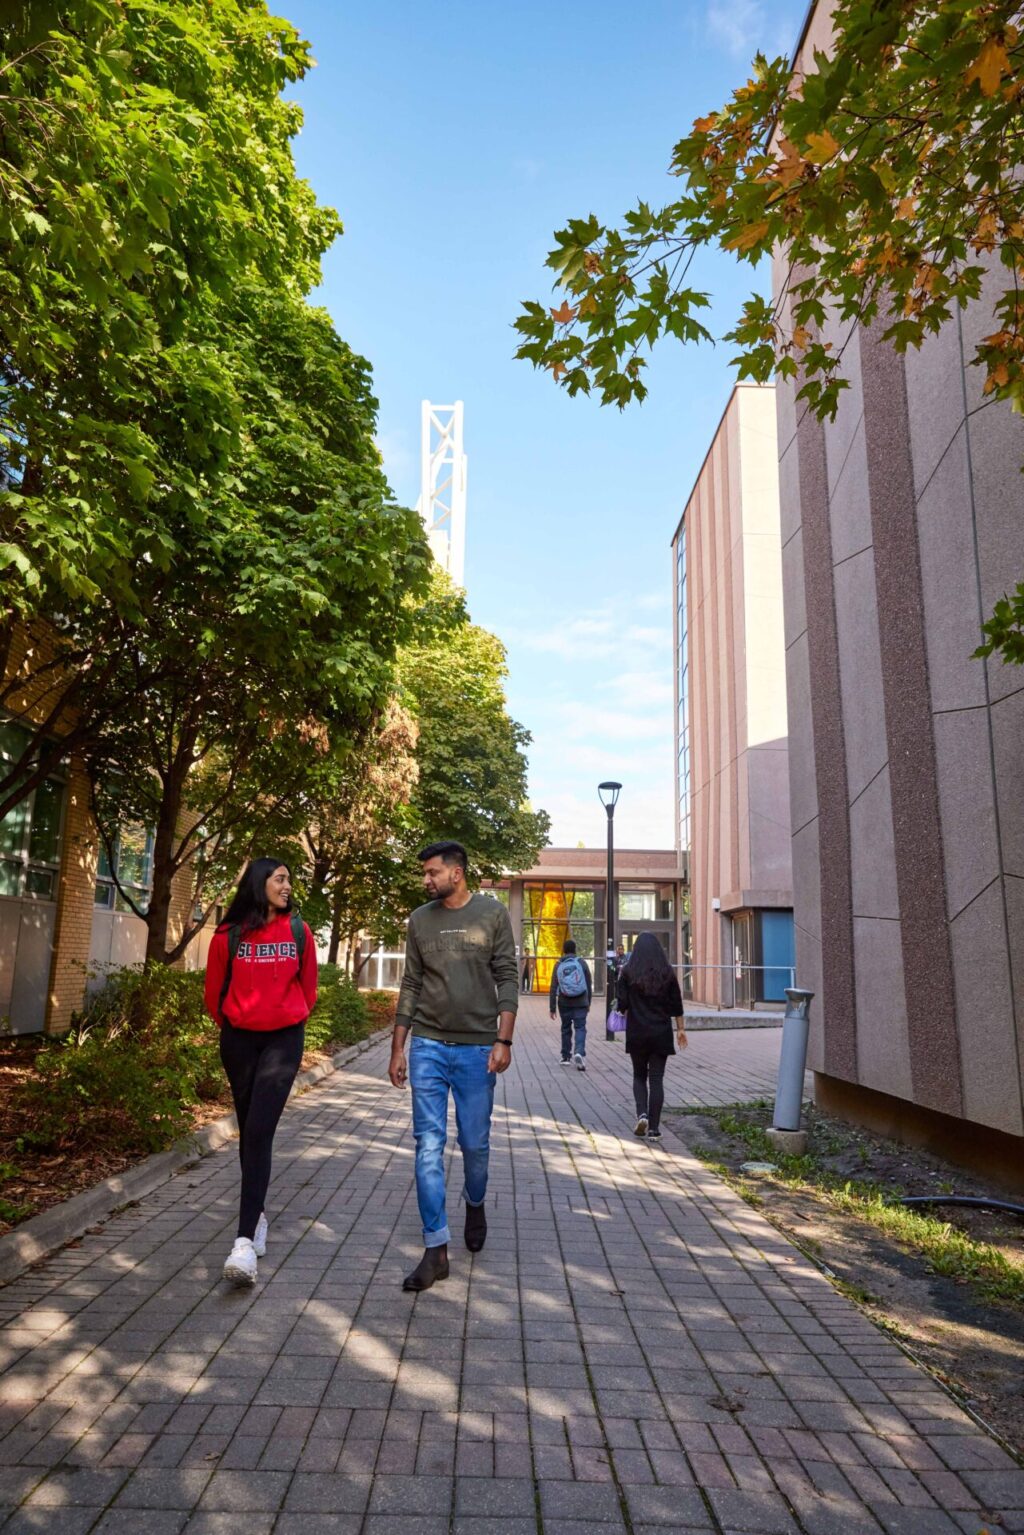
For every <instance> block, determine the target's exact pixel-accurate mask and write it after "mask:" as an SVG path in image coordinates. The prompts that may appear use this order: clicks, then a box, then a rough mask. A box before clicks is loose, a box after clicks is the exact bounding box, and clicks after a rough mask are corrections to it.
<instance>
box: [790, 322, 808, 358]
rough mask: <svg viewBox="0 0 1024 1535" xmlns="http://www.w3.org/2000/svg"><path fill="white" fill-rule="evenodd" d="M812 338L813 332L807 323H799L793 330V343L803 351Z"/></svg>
mask: <svg viewBox="0 0 1024 1535" xmlns="http://www.w3.org/2000/svg"><path fill="white" fill-rule="evenodd" d="M810 339H811V333H810V331H809V330H808V329H807V327H806V325H798V326H797V327H796V329H795V330H794V331H793V345H794V346H795V347H799V349H800V351H801V352H802V351H803V350H804V348H805V347H806V346H807V343H808V341H810Z"/></svg>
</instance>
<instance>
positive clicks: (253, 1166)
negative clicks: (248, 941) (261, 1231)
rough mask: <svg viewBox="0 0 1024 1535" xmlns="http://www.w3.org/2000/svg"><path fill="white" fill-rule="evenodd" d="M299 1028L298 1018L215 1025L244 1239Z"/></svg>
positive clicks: (262, 1194)
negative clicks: (227, 1086) (227, 1088)
mask: <svg viewBox="0 0 1024 1535" xmlns="http://www.w3.org/2000/svg"><path fill="white" fill-rule="evenodd" d="M305 1032H306V1031H305V1029H304V1027H303V1025H302V1024H301V1023H293V1024H290V1025H289V1026H288V1028H286V1029H266V1030H262V1029H236V1028H235V1027H234V1026H233V1025H232V1024H230V1023H225V1024H224V1026H223V1028H222V1029H221V1031H220V1058H221V1060H222V1062H223V1063H224V1070H225V1071H226V1072H227V1076H228V1081H229V1082H230V1083H231V1096H232V1098H233V1099H234V1100H235V1117H236V1118H237V1120H238V1155H239V1158H240V1160H241V1163H242V1194H241V1199H240V1201H239V1206H238V1235H239V1236H240V1237H248V1238H249V1239H250V1241H251V1240H252V1238H253V1237H254V1236H255V1235H256V1222H257V1221H258V1220H259V1218H260V1213H261V1211H262V1210H263V1205H264V1201H265V1200H266V1197H267V1189H268V1187H269V1185H270V1158H271V1153H272V1151H273V1148H274V1131H275V1130H276V1129H277V1122H278V1120H279V1119H280V1118H281V1114H282V1113H283V1111H284V1106H285V1104H286V1103H287V1102H288V1094H289V1093H290V1092H291V1090H292V1083H293V1082H294V1081H295V1077H296V1073H297V1072H298V1069H299V1066H300V1064H301V1062H302V1046H303V1038H304V1035H305Z"/></svg>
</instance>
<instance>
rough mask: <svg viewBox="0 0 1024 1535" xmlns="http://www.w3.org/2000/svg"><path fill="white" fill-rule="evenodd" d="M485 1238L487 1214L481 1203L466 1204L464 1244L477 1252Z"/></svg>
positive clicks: (472, 1251)
mask: <svg viewBox="0 0 1024 1535" xmlns="http://www.w3.org/2000/svg"><path fill="white" fill-rule="evenodd" d="M486 1240H487V1216H486V1215H485V1214H484V1207H483V1205H470V1204H467V1206H466V1246H467V1247H468V1248H469V1250H470V1252H471V1253H478V1252H479V1251H480V1249H481V1247H483V1245H484V1243H485V1242H486Z"/></svg>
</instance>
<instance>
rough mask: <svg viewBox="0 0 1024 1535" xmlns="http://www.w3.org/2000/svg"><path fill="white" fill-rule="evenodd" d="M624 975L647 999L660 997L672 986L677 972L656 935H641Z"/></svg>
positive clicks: (634, 946)
mask: <svg viewBox="0 0 1024 1535" xmlns="http://www.w3.org/2000/svg"><path fill="white" fill-rule="evenodd" d="M623 974H624V975H626V976H628V977H629V984H630V986H631V987H632V986H635V987H636V989H637V991H642V992H643V994H644V996H645V997H660V996H661V995H662V994H663V993H664V992H666V991H667V990H668V988H669V986H670V985H671V984H672V977H673V975H674V974H675V971H674V970H673V969H672V966H671V965H670V964H669V962H668V958H667V956H666V954H665V950H664V949H663V948H662V946H661V944H660V943H659V941H658V939H657V938H656V937H655V936H654V934H653V933H641V934H640V936H639V937H638V938H637V941H636V943H635V944H634V945H633V952H632V954H631V955H630V956H629V959H628V960H627V962H626V968H625V970H624V971H623Z"/></svg>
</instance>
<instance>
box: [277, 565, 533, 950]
mask: <svg viewBox="0 0 1024 1535" xmlns="http://www.w3.org/2000/svg"><path fill="white" fill-rule="evenodd" d="M407 615H408V618H409V622H410V629H409V633H408V635H407V638H406V640H405V643H404V644H403V645H402V646H401V648H400V649H399V651H398V655H397V658H396V674H397V684H396V688H397V690H396V694H395V697H394V699H393V700H392V703H391V704H390V706H389V708H388V709H387V710H386V711H385V712H384V713H383V714H382V716H381V718H380V720H379V722H378V723H377V725H376V726H375V727H374V729H373V730H371V731H369V732H368V733H367V734H366V735H365V737H364V739H363V740H362V742H361V744H360V745H359V746H358V747H357V749H355V750H354V751H352V752H351V753H350V754H349V755H348V756H347V757H345V758H343V759H338V760H337V761H336V762H334V763H331V762H328V763H326V764H325V766H324V772H323V774H322V777H321V780H320V786H319V788H318V791H317V793H318V796H319V797H318V799H317V800H316V804H315V809H314V813H313V814H311V816H310V819H309V825H308V829H307V830H306V832H305V833H304V838H303V842H304V847H305V856H304V860H303V862H304V865H305V881H306V886H307V890H308V891H309V895H310V899H308V900H307V902H306V906H305V910H306V913H307V915H309V914H312V919H313V920H314V921H316V920H317V919H319V923H320V926H321V930H322V931H330V934H331V939H330V941H331V945H332V957H333V956H334V955H335V954H336V952H337V947H338V945H339V942H340V940H341V939H342V938H346V939H347V940H348V949H349V957H350V960H352V961H353V963H354V967H355V969H356V970H357V971H358V968H359V960H358V959H354V960H353V955H354V952H355V941H356V938H357V937H358V935H359V934H360V933H368V934H370V935H372V937H373V938H375V939H377V940H379V941H381V942H383V943H385V944H387V943H392V942H395V941H397V940H398V939H399V938H400V937H401V935H402V933H403V932H404V929H405V922H406V918H407V917H408V914H409V911H410V909H411V908H412V907H414V906H418V905H420V904H421V902H422V901H423V900H424V892H423V883H422V880H421V877H420V868H419V864H418V862H417V858H416V854H417V852H418V851H419V849H420V848H421V847H423V846H424V845H425V844H426V843H428V842H433V841H438V840H440V839H441V838H454V840H455V841H457V842H462V843H463V844H464V846H465V847H466V849H467V852H468V853H469V859H470V870H471V876H473V877H481V876H482V877H485V878H494V877H497V876H500V875H502V874H504V873H506V872H507V871H508V870H510V869H518V868H527V867H529V866H530V865H531V864H533V863H535V862H536V859H537V855H538V854H539V852H540V850H541V848H542V847H544V846H545V844H546V842H547V837H548V829H549V826H550V821H549V818H548V816H547V814H546V813H545V812H544V811H543V810H539V811H535V810H533V809H531V807H530V805H529V803H528V801H527V790H526V776H527V759H526V749H527V747H528V746H529V743H530V736H529V733H528V732H527V731H526V730H525V729H524V728H523V726H522V725H520V724H518V723H517V722H516V721H515V720H513V719H512V718H511V717H510V716H509V713H508V709H507V704H506V699H505V678H506V676H507V667H506V663H505V652H504V648H503V647H502V645H501V642H500V641H499V640H498V639H497V638H496V637H495V636H494V635H493V634H490V633H488V631H487V630H485V629H481V628H479V627H478V626H477V625H475V624H473V623H471V622H470V620H469V617H468V615H467V612H466V607H465V602H464V599H463V596H462V594H461V592H459V591H457V590H456V589H455V588H454V587H453V586H452V585H451V582H450V581H449V579H448V577H447V576H445V575H444V574H443V573H442V572H441V571H440V570H438V569H437V568H436V567H435V568H434V571H433V578H432V582H431V587H430V591H429V593H428V595H427V598H426V600H425V601H421V602H420V603H418V604H415V605H414V604H412V603H409V604H408V605H407ZM368 957H369V955H368V954H364V955H363V956H362V959H363V962H365V960H366V958H368Z"/></svg>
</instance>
